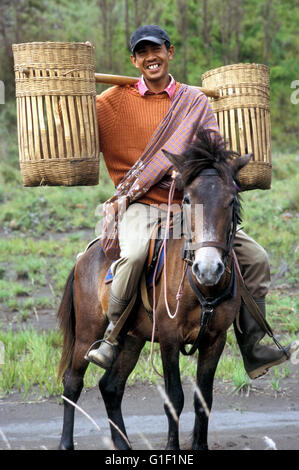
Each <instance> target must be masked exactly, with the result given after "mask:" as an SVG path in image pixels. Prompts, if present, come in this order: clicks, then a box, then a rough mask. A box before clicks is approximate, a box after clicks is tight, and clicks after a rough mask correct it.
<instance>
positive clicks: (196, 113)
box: [87, 25, 287, 378]
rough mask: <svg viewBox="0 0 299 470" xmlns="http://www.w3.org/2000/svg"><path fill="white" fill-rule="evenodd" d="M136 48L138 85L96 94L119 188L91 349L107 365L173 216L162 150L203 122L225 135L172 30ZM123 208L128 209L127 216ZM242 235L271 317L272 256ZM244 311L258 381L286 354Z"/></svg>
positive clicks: (251, 368)
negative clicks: (99, 322)
mask: <svg viewBox="0 0 299 470" xmlns="http://www.w3.org/2000/svg"><path fill="white" fill-rule="evenodd" d="M131 53H132V55H131V61H132V64H133V66H134V67H136V68H137V69H138V70H139V73H140V78H139V81H138V82H137V83H136V85H134V86H130V85H127V86H115V87H112V88H109V89H108V90H106V91H104V92H103V93H102V94H101V95H99V96H97V112H98V123H99V135H100V145H101V152H102V154H103V156H104V159H105V163H106V166H107V170H108V173H109V175H110V177H111V179H112V181H113V183H114V185H115V188H116V190H115V195H114V196H113V197H112V198H110V199H109V201H107V202H106V204H105V210H104V229H103V233H102V247H103V250H104V252H105V254H106V256H107V257H109V258H110V259H112V260H113V261H114V262H113V263H112V266H111V271H112V274H113V281H112V284H111V293H110V301H109V306H108V311H107V312H106V313H107V317H108V319H109V322H110V323H109V325H108V328H107V331H106V333H105V336H104V341H103V342H102V343H101V346H100V347H99V348H98V349H92V350H91V351H90V352H89V354H88V357H87V359H88V360H89V361H92V362H94V363H96V364H98V365H99V366H100V367H103V368H104V369H108V368H110V367H111V366H112V364H113V362H114V360H115V359H116V357H117V355H118V353H119V350H120V343H119V341H118V340H117V338H116V339H115V340H114V341H113V342H112V341H111V340H110V334H111V332H112V331H113V329H114V326H115V324H116V322H117V321H118V319H119V318H120V317H121V316H122V315H123V314H124V312H125V311H127V309H128V310H129V309H130V308H131V306H132V304H133V303H134V300H135V298H136V291H137V288H138V284H139V280H140V276H141V274H142V270H143V267H144V263H145V261H146V258H147V253H148V248H149V243H150V238H151V235H152V232H153V229H154V227H155V225H156V224H157V222H158V220H159V219H160V220H162V221H163V220H165V219H166V212H165V211H163V210H161V205H164V207H165V204H166V205H167V203H168V195H169V189H170V184H171V177H170V175H171V172H172V170H173V168H172V165H171V163H170V162H169V160H168V159H167V158H166V156H165V155H164V153H163V151H162V148H163V149H164V150H166V151H168V152H170V153H175V154H181V153H182V152H183V151H184V150H185V148H186V146H187V145H188V144H189V143H190V142H191V140H192V139H193V137H194V135H195V133H196V130H197V129H198V128H199V127H202V128H205V129H209V130H211V131H212V132H215V133H217V134H219V128H218V125H217V122H216V119H215V116H214V114H213V112H212V109H211V107H210V104H209V102H208V99H207V97H206V96H205V95H204V94H203V93H202V92H201V91H200V90H199V89H198V88H196V87H191V86H188V85H185V84H181V83H179V82H177V81H176V80H175V79H174V78H173V77H172V76H171V75H170V74H169V70H168V68H169V63H170V61H171V60H172V59H173V57H174V46H173V45H172V44H171V41H170V39H169V36H168V34H167V33H166V31H164V30H163V29H161V28H160V27H159V26H156V25H146V26H141V27H140V28H138V29H137V30H136V31H135V32H134V33H133V34H132V36H131ZM182 196H183V194H182V193H181V192H180V191H179V190H175V193H174V198H173V204H175V205H176V204H178V205H181V202H182ZM120 206H121V207H123V206H125V207H124V209H125V210H124V211H123V212H122V214H121V215H122V217H120V210H119V207H120ZM118 216H119V217H118ZM111 221H112V223H111ZM236 238H237V240H236V241H237V242H238V245H237V246H236V248H235V251H236V253H237V256H238V258H239V261H240V264H241V266H242V269H243V277H244V280H245V283H246V286H247V288H248V290H249V291H250V292H251V294H252V295H253V297H254V298H255V299H256V301H257V302H258V304H259V306H260V309H261V310H262V311H263V313H264V314H265V295H266V294H267V291H268V288H269V285H270V270H269V262H268V257H267V254H266V253H265V250H264V249H263V248H262V247H260V246H259V245H258V244H257V243H256V242H255V241H254V240H252V239H251V238H250V237H248V236H247V235H246V234H245V233H244V232H242V231H238V232H237V236H236ZM241 310H242V311H241V314H240V323H241V328H242V331H243V334H241V333H240V332H239V331H236V335H237V339H238V343H239V346H240V349H241V353H242V356H243V359H244V365H245V368H246V371H247V372H248V374H249V375H250V377H252V378H255V377H257V376H258V375H261V374H262V373H264V372H265V371H266V370H267V368H269V367H271V366H272V365H275V364H279V363H281V362H283V361H285V360H286V359H287V355H286V353H285V351H282V350H279V349H277V350H275V349H272V348H270V347H266V346H262V345H260V344H259V341H260V340H261V338H262V337H263V336H264V332H263V330H261V328H260V327H259V325H258V324H257V323H256V322H255V320H254V319H253V318H252V317H251V315H250V313H249V311H248V310H247V308H246V306H245V305H242V309H241Z"/></svg>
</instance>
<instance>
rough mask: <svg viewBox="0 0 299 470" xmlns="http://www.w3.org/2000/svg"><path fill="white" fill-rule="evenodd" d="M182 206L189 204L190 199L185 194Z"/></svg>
mask: <svg viewBox="0 0 299 470" xmlns="http://www.w3.org/2000/svg"><path fill="white" fill-rule="evenodd" d="M183 203H184V204H191V201H190V198H189V196H188V195H187V194H185V196H184V199H183Z"/></svg>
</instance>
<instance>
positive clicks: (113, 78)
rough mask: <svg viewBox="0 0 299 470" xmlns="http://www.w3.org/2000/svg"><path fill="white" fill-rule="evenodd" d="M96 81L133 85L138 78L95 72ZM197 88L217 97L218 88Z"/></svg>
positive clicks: (211, 96)
mask: <svg viewBox="0 0 299 470" xmlns="http://www.w3.org/2000/svg"><path fill="white" fill-rule="evenodd" d="M95 80H96V83H107V84H110V85H134V83H136V82H138V80H139V78H136V77H126V76H125V75H109V74H105V73H95ZM197 88H199V89H200V90H201V91H202V92H203V93H204V94H205V95H206V96H208V97H210V98H218V97H219V91H218V90H209V89H207V88H201V87H197Z"/></svg>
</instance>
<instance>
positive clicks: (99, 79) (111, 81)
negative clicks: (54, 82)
mask: <svg viewBox="0 0 299 470" xmlns="http://www.w3.org/2000/svg"><path fill="white" fill-rule="evenodd" d="M19 72H22V73H24V74H25V75H27V76H29V69H27V68H21V67H19ZM94 75H95V81H96V83H106V84H108V85H134V83H137V82H138V80H139V78H137V77H127V76H126V75H109V74H106V73H95V74H94ZM196 88H199V89H200V90H201V91H202V92H203V93H204V94H205V95H206V96H208V97H209V98H218V97H219V96H220V94H219V91H218V90H209V89H208V88H202V87H196Z"/></svg>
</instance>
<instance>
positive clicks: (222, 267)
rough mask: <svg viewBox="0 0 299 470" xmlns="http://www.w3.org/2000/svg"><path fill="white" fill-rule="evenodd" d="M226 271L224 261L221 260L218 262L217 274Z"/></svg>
mask: <svg viewBox="0 0 299 470" xmlns="http://www.w3.org/2000/svg"><path fill="white" fill-rule="evenodd" d="M223 271H224V266H223V263H221V262H220V261H219V262H218V263H217V270H216V273H217V275H219V274H222V273H223Z"/></svg>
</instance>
